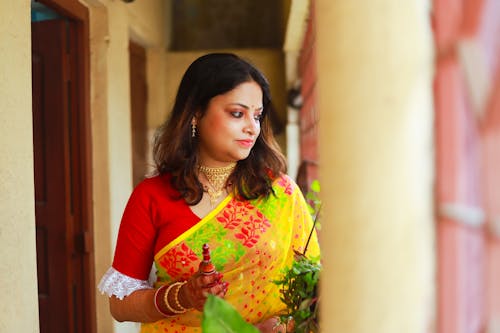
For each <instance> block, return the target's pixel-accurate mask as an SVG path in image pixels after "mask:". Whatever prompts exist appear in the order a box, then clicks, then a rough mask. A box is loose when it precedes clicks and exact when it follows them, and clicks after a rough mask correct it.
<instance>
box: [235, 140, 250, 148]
mask: <svg viewBox="0 0 500 333" xmlns="http://www.w3.org/2000/svg"><path fill="white" fill-rule="evenodd" d="M236 142H238V144H239V145H241V146H243V147H245V148H251V147H252V146H253V143H254V140H250V139H247V140H236Z"/></svg>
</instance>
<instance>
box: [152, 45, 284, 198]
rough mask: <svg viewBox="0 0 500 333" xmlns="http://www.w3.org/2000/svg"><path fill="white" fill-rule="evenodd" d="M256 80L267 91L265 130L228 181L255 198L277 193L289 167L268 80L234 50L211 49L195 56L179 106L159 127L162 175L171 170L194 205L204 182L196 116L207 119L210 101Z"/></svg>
mask: <svg viewBox="0 0 500 333" xmlns="http://www.w3.org/2000/svg"><path fill="white" fill-rule="evenodd" d="M249 81H254V82H256V83H257V84H258V85H259V86H260V87H261V89H262V96H263V97H262V99H263V100H262V102H263V113H262V118H261V132H260V134H259V136H258V137H257V140H256V142H255V145H254V147H253V148H252V150H251V151H250V154H249V156H248V157H247V158H246V159H244V160H241V161H238V163H237V165H236V168H235V170H234V171H233V173H232V174H231V175H230V177H229V179H228V182H229V183H231V184H233V189H234V191H235V194H236V195H237V196H239V197H240V198H244V199H247V200H248V199H255V198H257V197H259V196H261V195H263V196H268V195H270V194H271V193H272V187H271V186H272V181H273V179H274V178H275V177H277V176H279V175H280V174H282V173H284V172H285V171H286V162H285V158H284V156H283V154H282V153H281V151H280V149H279V146H278V145H277V143H276V141H275V139H274V136H273V133H272V128H271V124H270V120H269V119H270V118H269V113H271V112H273V108H272V105H271V95H270V90H269V83H268V81H267V79H266V78H265V77H264V75H263V74H262V73H261V72H260V71H259V70H258V69H257V68H255V67H254V66H252V65H251V64H250V63H249V62H247V61H245V60H243V59H241V58H240V57H238V56H236V55H234V54H230V53H212V54H207V55H204V56H201V57H200V58H198V59H196V60H195V61H194V62H193V63H192V64H191V65H190V66H189V68H188V69H187V70H186V73H184V76H183V78H182V80H181V83H180V85H179V89H178V91H177V96H176V99H175V104H174V107H173V109H172V111H171V113H170V115H169V117H168V119H167V120H166V121H165V123H164V124H163V125H161V126H160V127H159V128H158V131H157V133H156V136H155V140H154V145H153V158H154V162H155V165H156V170H157V172H158V173H159V174H165V173H170V174H171V183H172V186H173V187H174V188H175V189H177V190H178V191H179V192H180V194H181V197H182V198H184V199H185V200H186V202H187V203H188V204H189V205H195V204H197V203H198V202H200V200H201V198H202V196H203V186H202V184H201V183H200V181H199V180H198V178H197V176H196V171H197V170H196V169H197V166H198V154H197V153H196V152H197V151H198V140H199V139H198V137H192V136H191V120H192V119H193V117H194V116H195V115H196V116H197V117H198V118H200V117H203V115H204V114H205V112H206V109H207V106H208V104H209V101H210V99H212V98H213V97H215V96H217V95H221V94H224V93H226V92H228V91H230V90H232V89H234V88H235V87H236V86H238V85H239V84H241V83H244V82H249Z"/></svg>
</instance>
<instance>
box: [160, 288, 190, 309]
mask: <svg viewBox="0 0 500 333" xmlns="http://www.w3.org/2000/svg"><path fill="white" fill-rule="evenodd" d="M179 283H182V282H175V283H172V284H171V285H169V286H168V288H167V291H165V296H164V297H163V301H164V302H165V307H166V308H167V309H168V311H170V312H172V313H175V314H182V313H185V312H186V311H187V309H185V308H184V307H182V306H181V307H180V308H181V309H182V310H176V309H174V308H173V307H172V306H171V305H170V302H169V301H168V295H169V294H170V290H171V289H172V288H173V287H175V286H176V285H178V284H179ZM178 301H179V300H178V299H177V302H178Z"/></svg>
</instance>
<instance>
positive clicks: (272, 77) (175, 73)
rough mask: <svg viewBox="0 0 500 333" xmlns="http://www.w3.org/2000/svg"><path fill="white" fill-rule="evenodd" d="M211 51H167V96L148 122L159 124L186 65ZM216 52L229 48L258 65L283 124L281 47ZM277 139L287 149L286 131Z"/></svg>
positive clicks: (171, 103)
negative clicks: (161, 106)
mask: <svg viewBox="0 0 500 333" xmlns="http://www.w3.org/2000/svg"><path fill="white" fill-rule="evenodd" d="M209 52H214V51H211V50H206V51H198V52H168V53H167V56H166V66H165V68H166V72H165V73H166V77H167V82H166V97H167V105H166V106H167V107H166V109H163V110H160V111H159V112H157V113H154V114H153V113H152V114H151V116H152V117H151V118H150V120H151V123H150V124H151V125H152V126H153V127H157V126H159V125H160V124H161V123H162V122H163V121H164V120H165V118H166V117H167V115H168V113H169V112H170V109H171V108H172V106H173V104H174V99H175V94H176V93H177V88H178V87H179V83H180V81H181V78H182V75H183V74H184V72H185V71H186V69H187V68H188V66H189V65H190V64H191V63H192V62H193V61H194V60H195V59H196V58H198V57H199V56H201V55H203V54H205V53H209ZM216 52H232V53H235V54H237V55H239V56H241V57H243V58H244V59H247V60H249V61H250V62H252V63H253V64H254V65H255V66H256V67H257V68H259V69H260V70H261V71H262V72H263V73H264V75H265V76H266V77H267V79H268V80H269V83H270V85H271V95H272V99H273V103H274V106H275V108H276V110H277V112H278V113H279V116H280V119H281V121H282V122H283V123H284V124H286V83H285V79H286V77H285V65H284V55H283V52H282V51H280V50H264V49H244V50H241V49H238V50H217V51H216ZM277 140H278V143H279V144H280V146H281V148H282V149H283V152H286V138H285V131H283V133H282V134H280V135H277Z"/></svg>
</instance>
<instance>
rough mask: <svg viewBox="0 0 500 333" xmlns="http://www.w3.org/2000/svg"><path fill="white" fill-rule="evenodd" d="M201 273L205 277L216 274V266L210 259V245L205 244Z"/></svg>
mask: <svg viewBox="0 0 500 333" xmlns="http://www.w3.org/2000/svg"><path fill="white" fill-rule="evenodd" d="M200 272H201V273H202V274H205V275H210V274H214V273H215V272H216V270H215V265H214V264H212V260H211V258H210V248H209V246H208V244H203V260H202V261H201V262H200Z"/></svg>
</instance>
